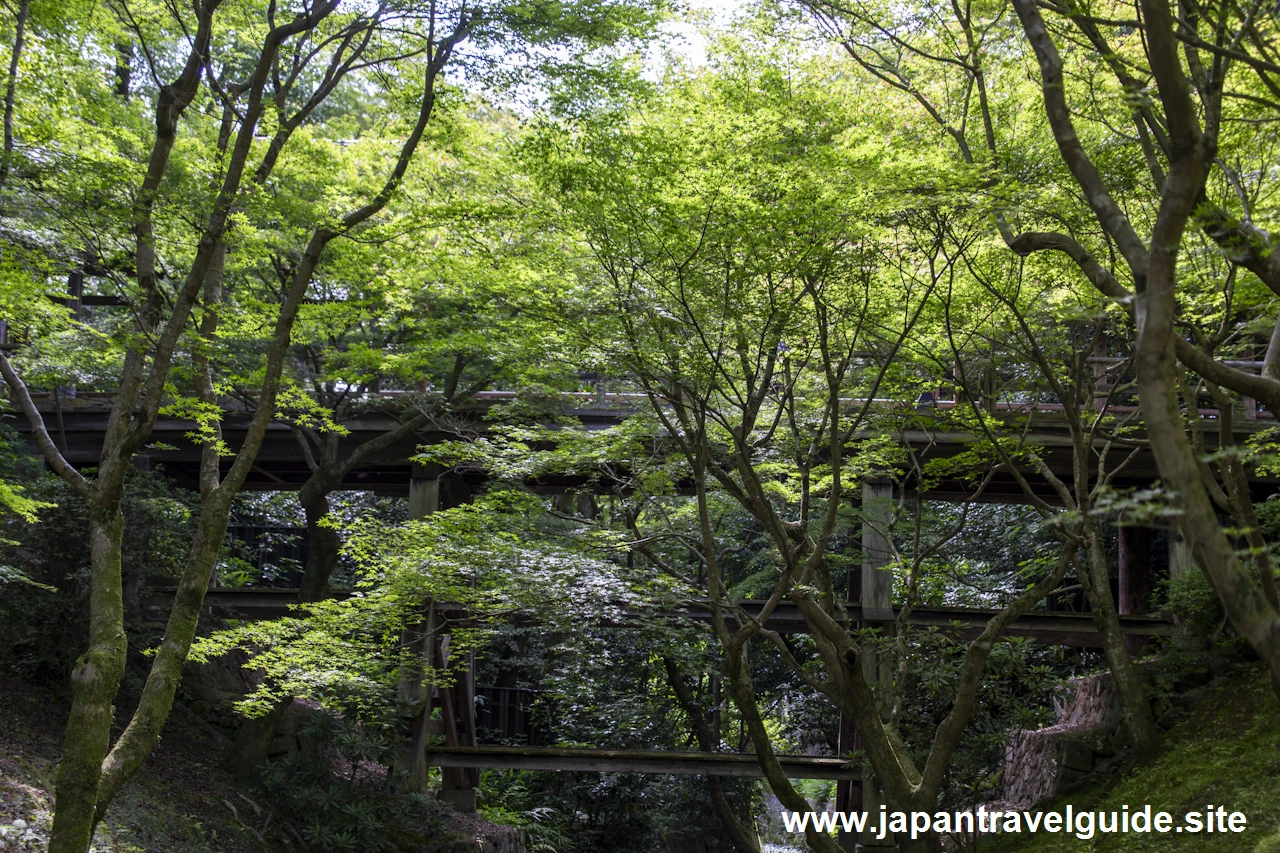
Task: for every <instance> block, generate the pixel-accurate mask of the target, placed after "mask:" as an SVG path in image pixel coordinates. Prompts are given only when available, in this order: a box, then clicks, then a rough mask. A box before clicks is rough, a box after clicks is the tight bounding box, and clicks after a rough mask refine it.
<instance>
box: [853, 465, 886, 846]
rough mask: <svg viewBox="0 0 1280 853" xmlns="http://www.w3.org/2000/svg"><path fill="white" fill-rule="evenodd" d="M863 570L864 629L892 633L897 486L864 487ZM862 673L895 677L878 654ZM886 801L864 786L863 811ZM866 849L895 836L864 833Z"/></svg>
mask: <svg viewBox="0 0 1280 853" xmlns="http://www.w3.org/2000/svg"><path fill="white" fill-rule="evenodd" d="M862 518H863V521H862V571H861V572H860V573H859V574H860V575H861V579H860V584H859V586H860V592H861V595H862V618H863V622H864V627H877V626H878V627H880V628H881V629H882V630H892V628H893V622H894V612H893V569H892V568H891V567H890V565H889V563H890V560H891V554H892V553H893V549H892V548H891V547H890V543H889V540H888V535H889V524H890V522H891V521H892V519H893V485H892V484H890V483H874V482H867V483H863V485H862ZM861 660H862V674H863V675H864V676H866V678H867V680H869V681H871V682H873V683H875V684H888V683H889V682H890V679H891V678H892V673H891V672H890V671H889V669H890V667H889V664H890V662H889V661H887V660H883V659H881V657H880V655H877V654H876V653H875V652H874V651H870V650H865V649H864V650H863V652H862V654H861ZM881 802H882V799H881V795H880V790H879V788H878V786H877V785H876V782H875V779H873V778H872V779H865V780H863V783H862V810H863V811H868V812H878V811H879V809H880V803H881ZM858 842H859V844H861V845H862V846H863V847H893V846H894V841H893V836H891V835H890V836H888V837H886V838H882V839H877V838H876V837H875V833H874V832H864V833H863V834H862V837H861V838H860V839H858Z"/></svg>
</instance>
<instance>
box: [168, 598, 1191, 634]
mask: <svg viewBox="0 0 1280 853" xmlns="http://www.w3.org/2000/svg"><path fill="white" fill-rule="evenodd" d="M347 595H349V593H341V592H340V593H335V594H334V597H335V598H344V597H346V596H347ZM172 600H173V590H172V589H165V588H154V589H150V590H148V593H147V603H148V604H149V605H152V606H162V607H164V608H165V610H166V612H167V608H168V605H169V604H170V603H171V602H172ZM204 603H205V606H206V607H208V608H210V609H211V610H213V611H215V612H216V613H218V614H219V615H220V616H223V617H227V618H240V619H278V618H280V617H283V616H288V615H289V614H290V613H292V612H295V608H296V607H297V605H298V591H297V590H296V589H268V588H263V587H242V588H232V589H211V590H209V591H208V592H207V593H205V599H204ZM738 604H739V606H741V607H742V608H743V610H745V611H746V612H747V614H748V615H751V616H753V617H754V616H755V615H757V614H758V613H759V612H760V609H761V607H762V605H763V604H764V602H762V601H742V602H739V603H738ZM436 607H437V608H438V611H439V612H440V614H441V615H442V616H443V617H444V618H445V619H448V620H450V621H452V622H455V623H462V622H465V621H467V620H468V616H467V614H466V613H465V612H464V611H462V610H461V609H460V608H450V607H449V605H447V604H437V605H436ZM901 611H902V606H901V605H897V606H894V607H893V608H890V609H889V610H888V611H884V610H880V611H876V610H875V609H874V608H870V607H865V608H864V607H863V606H861V605H860V604H856V603H849V604H846V605H845V613H846V614H847V618H848V619H849V620H851V621H853V622H856V623H858V624H862V625H876V624H884V623H893V622H895V621H896V619H897V617H898V615H899V614H900V613H901ZM999 612H1000V611H998V610H996V609H994V608H985V607H947V606H934V605H927V606H919V605H918V606H916V607H913V608H912V609H911V613H910V614H909V616H908V619H907V621H908V623H909V624H910V625H911V626H913V627H915V628H936V629H937V630H939V631H941V632H942V633H945V634H947V635H948V636H953V637H955V638H956V639H960V640H972V639H973V638H975V637H976V636H977V635H978V634H979V633H981V632H982V630H983V628H985V627H986V624H987V622H988V621H990V620H991V618H992V617H993V616H995V615H996V614H997V613H999ZM515 618H516V620H517V621H519V620H520V618H521V617H519V616H516V617H515ZM645 618H653V617H652V615H646V617H645ZM659 618H663V619H681V618H684V619H693V620H696V621H700V622H705V621H709V620H710V603H709V602H708V601H706V600H698V601H689V602H686V603H685V609H683V610H673V611H669V612H666V613H661V614H659ZM729 618H730V621H734V618H733V617H732V616H730V617H729ZM631 624H635V623H631ZM614 625H615V627H627V626H628V622H627V621H625V620H624V621H620V622H617V623H614ZM765 627H766V628H767V629H769V630H771V631H777V632H778V633H780V634H803V633H807V632H808V628H807V626H806V625H805V622H804V617H803V616H802V615H801V614H800V611H799V609H798V608H797V607H796V605H795V604H793V603H791V602H790V601H783V602H781V603H780V604H779V605H778V606H777V607H776V608H775V609H774V611H773V612H772V613H771V614H770V616H769V618H768V619H767V620H766V621H765ZM1120 630H1121V631H1122V632H1123V633H1124V634H1125V635H1126V636H1130V637H1134V638H1138V639H1142V640H1147V639H1151V638H1153V637H1167V636H1170V635H1172V634H1173V624H1172V623H1171V622H1170V621H1169V620H1168V619H1167V618H1165V617H1162V616H1159V615H1155V616H1152V615H1135V614H1124V615H1122V616H1121V617H1120ZM1004 636H1008V637H1025V638H1027V639H1030V640H1033V641H1035V642H1038V643H1042V644H1044V645H1051V646H1071V647H1073V648H1098V647H1100V646H1101V644H1102V642H1101V638H1100V637H1099V634H1098V630H1097V627H1096V626H1095V625H1094V621H1093V616H1092V615H1091V614H1089V613H1078V612H1072V611H1060V610H1059V611H1055V610H1031V611H1028V612H1027V613H1024V614H1023V615H1022V616H1020V617H1018V618H1017V619H1015V620H1014V621H1013V622H1012V623H1010V625H1009V628H1008V630H1006V631H1005V632H1004Z"/></svg>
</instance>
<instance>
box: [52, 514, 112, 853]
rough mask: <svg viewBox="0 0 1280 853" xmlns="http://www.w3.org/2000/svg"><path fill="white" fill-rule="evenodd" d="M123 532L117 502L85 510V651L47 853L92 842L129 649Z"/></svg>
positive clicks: (67, 852) (74, 677)
mask: <svg viewBox="0 0 1280 853" xmlns="http://www.w3.org/2000/svg"><path fill="white" fill-rule="evenodd" d="M123 534H124V516H123V514H122V513H121V512H120V504H119V503H118V502H111V503H109V504H108V505H106V506H98V505H93V504H91V505H90V507H89V553H90V561H91V565H92V571H91V573H90V576H89V648H88V649H87V650H86V651H85V653H84V654H83V655H82V656H81V657H80V659H79V660H78V661H76V667H75V669H74V670H73V671H72V674H71V689H72V703H71V714H70V716H69V717H68V719H67V727H66V734H65V736H64V737H63V742H62V760H61V762H60V763H59V765H58V774H57V783H56V794H55V798H54V817H53V831H52V833H51V834H50V837H49V851H50V853H83V851H85V850H88V849H89V844H90V842H91V841H92V839H93V829H94V826H95V823H96V821H95V819H94V804H95V803H96V802H97V795H98V783H99V780H100V779H101V776H102V761H103V758H104V757H105V756H106V754H107V749H108V748H109V747H110V745H111V721H112V716H113V712H114V710H115V709H114V707H113V705H112V702H113V700H114V699H115V696H116V691H117V690H118V689H119V687H120V678H121V676H123V675H124V667H125V654H126V652H127V648H128V641H127V639H126V637H125V633H124V598H123V590H122V589H121V579H120V569H121V541H122V537H123Z"/></svg>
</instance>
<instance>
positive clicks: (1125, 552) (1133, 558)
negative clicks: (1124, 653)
mask: <svg viewBox="0 0 1280 853" xmlns="http://www.w3.org/2000/svg"><path fill="white" fill-rule="evenodd" d="M1118 538H1119V544H1120V596H1119V598H1120V600H1119V602H1118V603H1119V606H1120V615H1121V616H1130V615H1132V616H1145V615H1146V614H1148V613H1150V612H1151V530H1150V529H1149V528H1146V527H1128V526H1126V527H1121V528H1120V529H1119V535H1118ZM1124 644H1125V646H1126V647H1127V648H1128V649H1129V654H1130V655H1132V656H1133V657H1140V656H1141V654H1142V649H1143V646H1145V645H1146V638H1144V637H1136V636H1133V635H1128V636H1126V637H1125V638H1124Z"/></svg>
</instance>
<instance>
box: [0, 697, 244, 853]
mask: <svg viewBox="0 0 1280 853" xmlns="http://www.w3.org/2000/svg"><path fill="white" fill-rule="evenodd" d="M64 719H65V703H64V702H63V701H60V700H59V699H58V698H57V697H56V696H53V695H50V694H48V693H47V692H44V691H41V690H39V689H36V688H32V687H29V686H27V685H23V684H21V683H18V682H13V681H5V682H3V683H0V851H3V853H18V851H21V853H26V851H36V850H43V849H44V839H45V837H46V833H47V829H48V822H49V819H50V815H51V814H52V808H53V795H52V791H53V773H54V768H55V766H56V764H57V761H58V751H59V744H60V742H61V738H62V725H63V722H64ZM219 755H220V751H219V750H218V749H217V745H216V744H214V743H213V742H212V740H211V739H210V738H209V736H208V735H207V734H205V733H203V732H201V731H199V730H198V729H197V728H196V727H194V726H189V725H186V724H185V721H184V720H182V719H180V718H179V717H178V715H175V717H174V718H173V719H171V721H170V724H169V725H168V726H166V728H165V736H164V737H163V738H162V739H161V741H160V743H159V745H158V746H157V747H156V750H155V753H154V754H153V755H152V757H151V758H150V760H148V761H147V763H146V764H145V765H143V767H142V769H141V770H140V771H138V773H137V775H135V776H134V778H133V779H131V780H130V781H129V783H128V784H127V785H125V787H124V790H122V791H121V792H120V795H119V797H118V798H117V799H116V801H115V803H114V804H113V805H112V806H111V812H110V815H109V816H108V818H107V820H106V821H105V823H106V826H105V827H104V828H101V829H99V831H98V834H97V838H96V839H95V844H94V849H95V850H96V851H98V853H213V852H214V851H216V853H257V851H260V850H261V849H262V848H261V847H260V846H259V845H258V843H257V842H256V841H255V840H254V838H253V837H252V835H251V834H250V833H249V832H248V831H247V830H246V829H245V828H244V827H243V826H242V825H241V824H240V822H239V821H238V820H237V819H236V817H235V816H234V815H233V814H232V811H231V809H230V808H228V807H227V803H230V804H232V806H235V807H236V810H237V811H238V812H241V813H246V812H252V806H250V805H249V804H248V803H247V802H246V801H244V800H243V799H241V797H240V795H239V791H240V790H242V786H239V785H237V783H236V782H235V780H234V779H233V777H232V776H231V775H230V774H228V773H226V772H224V771H223V770H222V769H221V768H220V767H218V766H216V764H214V763H211V762H212V761H216V759H217V757H218V756H219ZM19 821H20V822H21V823H20V824H17V825H16V826H15V824H16V822H19ZM24 825H25V826H24Z"/></svg>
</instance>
